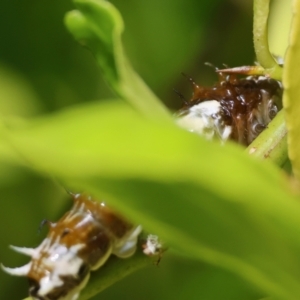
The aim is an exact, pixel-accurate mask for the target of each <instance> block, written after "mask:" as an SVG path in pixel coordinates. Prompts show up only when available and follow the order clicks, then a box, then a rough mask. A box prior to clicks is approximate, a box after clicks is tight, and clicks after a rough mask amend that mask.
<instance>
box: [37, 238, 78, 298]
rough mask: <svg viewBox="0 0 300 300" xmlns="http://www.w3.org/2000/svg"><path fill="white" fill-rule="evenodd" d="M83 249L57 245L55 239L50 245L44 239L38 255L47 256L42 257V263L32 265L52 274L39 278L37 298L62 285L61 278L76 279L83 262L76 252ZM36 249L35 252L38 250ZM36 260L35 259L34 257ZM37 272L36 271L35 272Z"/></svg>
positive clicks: (57, 242)
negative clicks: (44, 253)
mask: <svg viewBox="0 0 300 300" xmlns="http://www.w3.org/2000/svg"><path fill="white" fill-rule="evenodd" d="M83 247H84V245H83V244H81V245H75V246H72V247H70V248H67V247H66V246H64V245H61V244H60V243H59V240H58V239H57V240H56V241H55V242H54V243H53V244H52V245H51V244H50V239H49V238H46V239H45V240H44V242H43V243H42V244H41V245H40V246H39V247H38V248H39V251H38V252H39V253H43V252H47V253H48V256H47V257H44V258H43V260H42V262H41V263H40V264H38V265H34V267H36V268H46V269H49V270H52V272H51V271H50V272H49V271H48V272H46V276H44V277H43V278H41V280H40V282H39V284H40V289H39V292H38V295H39V296H46V295H47V294H48V293H50V292H51V291H53V290H55V288H57V287H59V286H62V285H63V283H64V282H63V280H62V279H61V276H73V277H76V276H77V274H78V270H79V268H80V267H81V265H82V263H83V260H82V259H81V258H80V257H79V256H78V251H79V250H80V249H82V248H83ZM38 248H37V250H38ZM36 258H37V257H36ZM36 271H37V272H38V270H36Z"/></svg>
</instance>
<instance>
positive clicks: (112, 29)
mask: <svg viewBox="0 0 300 300" xmlns="http://www.w3.org/2000/svg"><path fill="white" fill-rule="evenodd" d="M74 3H75V4H76V6H77V7H78V10H75V11H72V12H69V13H68V14H67V15H66V18H65V23H66V26H67V27H68V29H69V30H70V32H71V33H72V34H73V35H74V37H75V39H77V40H78V41H80V42H81V43H82V44H83V45H85V46H87V47H88V48H89V49H90V50H91V51H92V52H93V54H94V55H95V57H96V59H97V61H98V63H99V66H100V68H101V70H102V72H103V75H104V77H105V79H106V81H107V82H108V84H109V85H110V86H111V87H112V89H113V90H114V91H115V92H116V93H117V95H118V96H120V97H121V98H122V99H124V100H126V101H128V102H129V103H130V104H131V105H132V106H133V107H135V108H136V109H138V110H139V111H140V112H142V113H143V114H144V115H146V116H148V117H157V118H167V119H170V114H169V112H168V110H167V109H166V108H165V107H164V106H163V104H162V103H161V102H160V100H159V99H158V98H156V96H155V95H154V94H153V93H152V92H151V91H150V89H149V88H148V87H147V85H146V84H145V83H144V82H143V80H142V79H141V78H140V77H139V76H138V75H137V74H136V73H135V71H134V70H133V69H132V67H131V65H130V63H129V62H128V60H127V58H126V56H125V54H124V51H123V46H122V42H121V34H122V32H123V27H124V26H123V20H122V17H121V15H120V13H119V12H118V11H117V9H116V8H115V7H114V6H113V5H112V4H111V3H109V2H107V1H104V0H74Z"/></svg>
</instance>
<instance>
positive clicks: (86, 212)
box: [1, 194, 161, 300]
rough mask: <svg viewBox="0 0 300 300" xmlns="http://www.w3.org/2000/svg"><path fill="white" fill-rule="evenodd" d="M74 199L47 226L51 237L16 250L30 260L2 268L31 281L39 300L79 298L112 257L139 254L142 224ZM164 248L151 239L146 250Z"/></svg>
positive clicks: (85, 198)
mask: <svg viewBox="0 0 300 300" xmlns="http://www.w3.org/2000/svg"><path fill="white" fill-rule="evenodd" d="M71 195H72V197H73V201H74V204H73V207H72V208H71V210H70V211H68V212H67V213H65V215H64V216H63V217H62V218H61V219H60V220H59V221H58V222H57V223H50V222H48V224H49V232H48V235H47V236H46V238H45V239H44V240H43V241H42V243H41V244H40V245H39V246H38V247H37V248H24V247H15V246H11V248H12V249H13V250H15V251H17V252H19V253H22V254H25V255H28V256H30V257H31V261H30V262H29V263H28V264H26V265H24V266H22V267H19V268H8V267H5V266H3V265H1V267H2V269H3V270H4V271H5V272H7V273H9V274H11V275H16V276H26V277H27V278H28V280H29V295H30V296H31V297H32V298H33V299H35V300H76V299H78V297H79V294H80V291H81V290H82V289H83V288H84V286H85V285H86V283H87V282H88V279H89V276H90V272H91V271H94V270H97V269H99V268H100V267H101V266H102V265H103V264H104V263H105V262H106V261H107V260H108V258H109V257H110V255H112V254H114V255H116V256H117V257H120V258H127V257H130V256H131V255H133V254H134V252H135V251H136V248H137V240H138V236H139V234H140V233H141V231H142V227H141V226H140V225H139V226H135V225H133V224H131V223H130V222H128V221H127V220H126V219H124V218H123V217H122V216H120V215H119V214H117V213H115V212H114V211H113V210H111V209H110V208H109V207H107V205H106V204H105V203H104V202H98V201H94V200H93V199H92V198H91V196H88V195H85V194H71ZM153 237H154V238H153ZM160 247H161V244H160V243H159V241H158V239H155V236H153V235H149V238H148V240H147V241H146V243H145V244H144V245H143V248H144V250H143V251H144V253H145V254H147V255H157V254H158V253H159V249H160Z"/></svg>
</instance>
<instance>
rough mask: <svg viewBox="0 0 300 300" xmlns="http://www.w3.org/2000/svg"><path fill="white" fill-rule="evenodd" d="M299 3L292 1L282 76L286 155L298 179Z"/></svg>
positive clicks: (299, 112)
mask: <svg viewBox="0 0 300 300" xmlns="http://www.w3.org/2000/svg"><path fill="white" fill-rule="evenodd" d="M299 37H300V1H299V0H298V1H294V4H293V19H292V27H291V32H290V41H289V47H288V50H287V53H286V57H285V67H284V74H283V75H284V76H283V85H284V95H283V106H284V109H285V117H286V124H287V129H288V153H289V158H290V160H291V163H292V166H293V171H294V174H295V176H296V177H297V178H298V179H300V138H299V136H300V118H299V115H300V102H299V95H300V78H299V74H298V73H299V68H298V66H299V64H300V38H299Z"/></svg>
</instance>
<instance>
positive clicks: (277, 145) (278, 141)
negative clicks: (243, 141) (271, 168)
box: [246, 110, 288, 166]
mask: <svg viewBox="0 0 300 300" xmlns="http://www.w3.org/2000/svg"><path fill="white" fill-rule="evenodd" d="M287 148H288V147H287V129H286V126H285V121H284V111H283V110H281V111H280V112H279V113H278V114H277V116H276V117H275V118H274V119H273V120H272V122H271V123H270V124H269V125H268V128H267V129H265V130H264V131H263V132H262V133H261V134H260V135H259V136H258V137H257V138H256V139H255V140H254V141H253V142H252V143H251V144H250V145H249V146H248V148H247V149H246V151H247V152H248V153H249V154H251V155H252V156H254V157H258V158H261V159H264V160H265V159H268V160H271V161H272V162H274V163H275V164H277V165H278V166H282V165H283V164H284V163H285V162H286V160H287V158H288V155H287Z"/></svg>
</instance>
